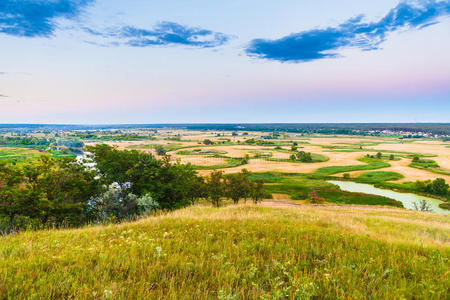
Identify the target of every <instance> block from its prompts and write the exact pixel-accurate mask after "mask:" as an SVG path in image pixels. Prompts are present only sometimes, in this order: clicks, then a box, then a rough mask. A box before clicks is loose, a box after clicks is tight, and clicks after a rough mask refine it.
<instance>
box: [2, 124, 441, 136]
mask: <svg viewBox="0 0 450 300" xmlns="http://www.w3.org/2000/svg"><path fill="white" fill-rule="evenodd" d="M134 128H140V129H169V128H170V129H190V130H230V131H268V132H270V131H284V132H296V133H306V134H309V133H323V134H368V133H370V132H371V131H383V130H389V131H393V132H399V131H403V132H411V133H419V132H421V133H430V134H434V135H447V136H450V123H346V124H345V123H266V124H264V123H258V124H255V123H240V124H237V123H234V124H208V123H199V124H116V125H114V124H111V125H52V124H0V131H12V130H18V131H27V130H29V131H35V130H69V131H70V130H104V129H134Z"/></svg>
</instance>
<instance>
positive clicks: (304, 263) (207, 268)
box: [0, 206, 450, 299]
mask: <svg viewBox="0 0 450 300" xmlns="http://www.w3.org/2000/svg"><path fill="white" fill-rule="evenodd" d="M449 240H450V219H449V218H448V217H447V216H441V215H436V214H431V213H419V212H412V211H406V210H400V209H387V208H386V209H385V208H378V209H377V208H351V207H320V208H317V207H304V208H302V207H300V208H295V207H285V208H283V207H277V208H273V207H256V206H237V207H236V206H234V207H233V206H231V207H225V208H221V209H214V208H209V207H190V208H187V209H183V210H179V211H175V212H172V213H169V214H167V215H163V216H158V217H149V218H146V219H143V220H140V221H138V222H133V223H126V224H121V225H111V226H98V227H86V228H83V229H75V230H54V231H53V230H52V231H40V232H25V233H21V234H17V235H12V236H7V237H2V238H0V295H3V296H2V297H5V298H29V297H31V296H34V297H35V298H47V299H48V298H72V297H74V298H98V299H104V298H110V299H114V298H127V299H136V298H142V297H151V298H162V297H165V298H171V299H175V298H178V299H179V298H186V297H189V298H192V297H195V298H208V297H212V298H216V297H219V298H222V299H238V298H239V299H243V298H255V297H259V296H265V297H270V298H272V299H277V298H280V297H283V296H289V298H293V296H297V297H298V298H300V299H302V298H310V297H312V296H318V297H320V298H324V297H325V298H336V297H338V298H344V297H345V298H367V297H369V296H372V297H375V298H391V299H392V298H403V297H406V298H411V297H416V298H427V299H439V298H441V299H442V298H444V297H445V295H447V296H448V292H449V290H448V287H449V286H450V283H449V280H448V278H449V276H448V273H449V257H450V247H449Z"/></svg>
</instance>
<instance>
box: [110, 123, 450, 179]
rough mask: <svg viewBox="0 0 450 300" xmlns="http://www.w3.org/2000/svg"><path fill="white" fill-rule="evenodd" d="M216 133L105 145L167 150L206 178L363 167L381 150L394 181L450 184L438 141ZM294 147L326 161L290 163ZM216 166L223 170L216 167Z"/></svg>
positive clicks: (448, 158) (445, 152)
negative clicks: (425, 164) (420, 161)
mask: <svg viewBox="0 0 450 300" xmlns="http://www.w3.org/2000/svg"><path fill="white" fill-rule="evenodd" d="M217 134H218V133H217V132H196V131H188V130H177V131H170V130H167V131H163V130H160V131H158V134H157V135H156V136H155V137H156V138H157V140H153V141H146V140H141V141H119V142H107V143H108V144H110V145H117V146H118V148H119V149H128V150H130V149H136V150H139V151H145V152H150V153H154V154H156V150H155V149H156V148H155V147H156V146H158V145H160V146H162V147H165V148H166V149H167V153H168V154H170V155H171V156H172V158H173V159H174V160H177V159H179V160H181V162H183V163H191V164H193V165H198V166H202V167H207V166H210V167H211V168H210V170H208V168H204V169H202V170H200V171H199V172H200V173H201V174H204V175H206V174H208V173H210V172H211V170H213V169H221V170H223V171H224V172H225V173H234V172H239V171H240V170H242V169H244V168H245V169H247V170H249V171H251V172H271V171H274V172H283V173H311V172H315V171H317V170H318V169H320V168H323V167H330V166H348V165H363V164H364V163H362V162H360V161H358V158H361V157H363V156H365V155H367V154H369V155H376V153H378V152H380V151H381V152H382V153H383V155H385V156H389V155H390V154H393V155H394V156H395V160H392V161H388V162H387V163H388V164H389V166H386V167H384V168H380V169H379V170H380V171H387V172H397V173H399V174H401V175H402V176H403V177H402V178H401V179H398V180H396V181H397V182H400V183H401V182H407V181H416V180H428V179H431V180H433V179H436V178H444V179H445V180H446V181H447V182H450V150H449V148H448V147H447V146H446V144H445V143H443V142H439V141H429V140H422V139H410V140H401V139H398V138H380V137H373V138H372V137H362V136H361V137H358V136H324V135H323V136H308V137H303V136H296V135H295V134H289V135H288V136H284V137H283V136H282V137H278V138H277V139H275V140H265V139H261V137H264V136H268V133H263V132H250V133H249V134H248V135H245V136H242V135H241V136H233V135H232V132H219V134H220V136H217ZM170 137H172V138H174V137H176V138H178V139H179V141H173V140H167V139H168V138H170ZM205 139H209V140H211V141H212V142H214V143H215V144H213V145H204V144H203V143H202V142H203V141H204V140H205ZM249 139H255V140H258V141H261V142H265V144H262V145H257V144H247V143H246V141H247V140H249ZM270 143H273V144H272V145H271V144H270ZM293 143H297V145H298V146H297V147H298V151H305V152H311V153H314V154H319V155H322V156H324V157H325V158H326V159H324V160H325V161H318V162H314V163H301V162H297V161H296V162H291V161H289V156H290V154H291V151H290V150H291V146H292V144H293ZM277 148H278V149H277ZM192 150H199V151H197V152H195V151H192ZM213 152H215V153H213ZM258 154H259V155H258ZM246 155H248V156H249V158H250V159H249V160H248V162H247V163H245V164H242V165H239V166H233V165H232V164H231V165H227V164H226V163H225V161H224V159H226V158H234V159H239V158H241V159H242V158H244V157H245V156H246ZM415 155H418V156H419V157H424V158H426V159H432V160H434V161H436V162H437V164H438V165H439V168H429V169H418V168H414V167H411V166H410V164H411V162H412V159H413V157H414V156H415ZM217 165H222V166H225V167H223V168H214V166H217ZM439 171H441V172H439ZM363 173H364V171H359V170H358V171H354V172H350V175H351V176H352V177H353V176H355V177H357V176H360V175H361V174H363ZM340 175H341V176H342V175H343V174H340Z"/></svg>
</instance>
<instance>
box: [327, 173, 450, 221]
mask: <svg viewBox="0 0 450 300" xmlns="http://www.w3.org/2000/svg"><path fill="white" fill-rule="evenodd" d="M328 182H329V183H332V184H335V185H337V186H338V187H339V188H340V189H341V190H343V191H346V192H355V193H365V194H372V195H378V196H384V197H387V198H391V199H394V200H397V201H400V202H401V203H402V204H403V206H404V207H405V208H406V209H414V202H416V203H419V201H420V200H422V199H425V200H427V201H428V203H429V204H430V206H431V210H432V211H433V212H437V213H441V214H446V215H448V214H449V213H450V211H449V210H446V209H442V208H440V207H439V204H441V203H442V201H441V200H438V199H434V198H430V197H425V196H420V195H416V194H412V193H399V192H394V191H391V190H384V189H380V188H376V187H374V186H373V185H370V184H365V183H356V182H351V181H336V180H330V181H328Z"/></svg>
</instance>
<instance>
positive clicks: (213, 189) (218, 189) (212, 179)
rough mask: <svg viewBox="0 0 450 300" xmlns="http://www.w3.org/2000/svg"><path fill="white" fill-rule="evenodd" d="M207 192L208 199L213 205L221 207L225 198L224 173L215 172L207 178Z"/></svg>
mask: <svg viewBox="0 0 450 300" xmlns="http://www.w3.org/2000/svg"><path fill="white" fill-rule="evenodd" d="M205 190H206V195H207V198H208V199H209V200H210V201H211V203H212V204H213V205H214V206H216V207H220V203H221V200H222V197H224V196H225V186H224V182H223V172H222V171H214V172H212V173H211V174H210V175H209V176H208V177H207V178H206V180H205Z"/></svg>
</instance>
